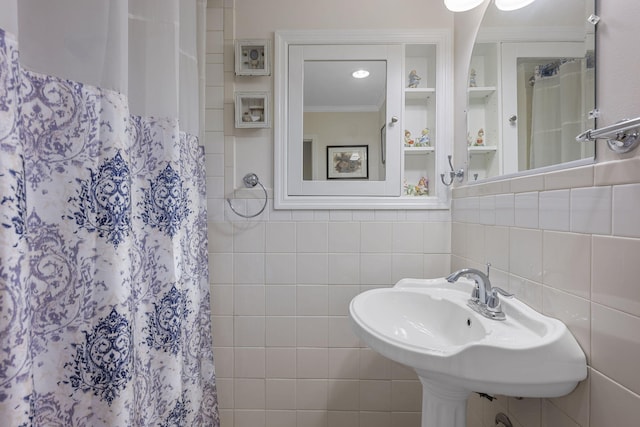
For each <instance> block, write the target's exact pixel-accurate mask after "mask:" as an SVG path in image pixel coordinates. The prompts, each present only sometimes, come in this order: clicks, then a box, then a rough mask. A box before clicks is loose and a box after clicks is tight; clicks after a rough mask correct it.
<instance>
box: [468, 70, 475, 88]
mask: <svg viewBox="0 0 640 427" xmlns="http://www.w3.org/2000/svg"><path fill="white" fill-rule="evenodd" d="M469 87H476V69H475V68H472V69H471V71H470V72H469Z"/></svg>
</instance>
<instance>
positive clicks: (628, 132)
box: [576, 117, 640, 154]
mask: <svg viewBox="0 0 640 427" xmlns="http://www.w3.org/2000/svg"><path fill="white" fill-rule="evenodd" d="M596 139H606V140H607V145H608V146H609V148H610V149H611V150H613V151H614V152H616V153H618V154H623V153H628V152H629V151H631V150H633V149H635V148H636V147H637V146H638V144H640V117H636V118H635V119H625V120H621V121H619V122H618V123H615V124H613V125H609V126H605V127H603V128H600V129H589V130H587V131H584V132H582V133H581V134H580V135H578V136H576V141H578V142H587V141H595V140H596Z"/></svg>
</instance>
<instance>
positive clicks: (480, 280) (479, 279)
mask: <svg viewBox="0 0 640 427" xmlns="http://www.w3.org/2000/svg"><path fill="white" fill-rule="evenodd" d="M462 276H464V277H468V278H470V279H473V280H474V281H475V282H476V286H475V287H474V289H473V292H472V294H471V299H472V300H474V301H478V302H479V303H480V304H486V303H487V299H488V297H487V295H489V293H490V292H491V281H490V280H489V276H487V275H486V274H484V273H483V272H482V271H480V270H476V269H475V268H463V269H462V270H458V271H456V272H454V273H451V274H450V275H449V276H447V282H449V283H454V282H455V281H457V280H458V279H459V278H460V277H462Z"/></svg>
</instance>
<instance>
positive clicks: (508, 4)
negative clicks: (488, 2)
mask: <svg viewBox="0 0 640 427" xmlns="http://www.w3.org/2000/svg"><path fill="white" fill-rule="evenodd" d="M534 1H535V0H495V4H496V7H497V8H498V9H500V10H504V11H510V10H516V9H520V8H523V7H525V6H527V5H529V4H531V3H533V2H534ZM482 2H484V0H444V5H445V6H446V7H447V9H449V10H450V11H452V12H466V11H467V10H471V9H473V8H474V7H477V6H479V5H480V4H481V3H482Z"/></svg>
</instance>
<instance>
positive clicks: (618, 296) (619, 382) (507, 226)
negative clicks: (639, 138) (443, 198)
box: [452, 159, 640, 427]
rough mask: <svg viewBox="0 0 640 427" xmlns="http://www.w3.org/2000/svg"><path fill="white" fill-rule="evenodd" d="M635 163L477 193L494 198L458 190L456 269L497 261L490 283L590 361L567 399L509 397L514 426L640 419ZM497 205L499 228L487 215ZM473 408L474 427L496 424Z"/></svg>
mask: <svg viewBox="0 0 640 427" xmlns="http://www.w3.org/2000/svg"><path fill="white" fill-rule="evenodd" d="M637 164H638V161H637V159H629V160H621V161H619V162H609V163H607V164H604V165H592V166H588V167H580V168H577V169H576V170H568V171H558V172H554V173H549V174H546V175H540V176H538V177H536V176H534V177H526V178H519V179H516V180H511V181H510V187H509V191H508V192H505V193H503V194H495V195H492V196H477V195H479V194H484V193H488V192H490V189H488V190H483V189H482V188H466V189H464V191H456V192H455V193H454V194H455V196H454V197H455V199H454V201H453V213H452V217H453V223H452V264H453V266H454V267H455V268H458V267H463V266H474V265H475V266H481V265H482V263H485V262H490V263H492V268H494V271H496V273H497V275H492V281H500V282H504V281H505V278H504V276H506V277H507V279H506V280H508V284H507V286H506V287H508V289H510V290H511V291H512V292H514V293H515V294H516V295H517V296H518V297H519V298H521V299H522V300H523V301H525V302H526V303H528V304H529V305H531V306H532V307H533V308H535V309H537V310H539V311H541V312H543V313H545V314H547V315H549V316H552V317H556V318H558V319H560V320H562V321H563V322H564V323H565V324H566V325H567V326H568V328H569V330H570V331H571V332H572V333H573V335H574V336H575V337H576V339H577V341H578V343H579V344H580V346H581V347H582V349H583V350H584V352H585V354H586V356H587V361H588V365H589V378H588V379H587V380H585V381H584V382H582V383H581V384H580V385H579V386H578V388H577V389H576V390H574V391H573V392H572V393H571V394H569V395H568V396H565V397H562V398H557V399H543V400H538V399H524V400H523V401H516V400H513V399H509V400H508V402H507V403H506V409H507V410H508V413H509V414H510V416H511V417H512V418H511V419H512V421H517V422H519V423H520V424H521V425H527V426H560V425H562V426H565V425H566V426H580V427H596V426H604V425H633V423H635V422H636V421H635V420H637V419H640V374H639V373H640V370H638V369H637V366H636V363H637V360H640V338H639V336H638V334H637V333H635V331H637V330H638V328H640V286H638V277H640V267H639V266H640V263H638V257H637V254H638V253H639V251H640V238H639V237H640V224H639V223H638V221H637V212H638V210H639V209H640V204H639V203H640V202H639V200H640V184H638V176H637V173H636V172H635V169H634V166H637ZM619 171H623V172H624V171H627V172H628V173H626V174H624V173H621V172H619ZM594 176H595V178H594ZM594 182H595V183H597V184H599V185H596V186H594ZM481 186H482V184H478V185H476V186H473V187H481ZM487 197H493V198H494V200H493V201H491V200H490V199H486V198H487ZM492 203H493V204H494V206H495V221H491V220H492V219H493V218H492V217H489V215H488V213H487V212H485V211H486V210H488V209H489V206H491V204H492ZM505 248H506V249H505ZM492 274H493V273H492ZM501 286H505V285H504V283H501ZM536 402H541V403H536ZM527 405H528V409H524V410H523V407H524V406H527ZM469 411H470V414H473V415H470V420H469V424H468V425H469V426H470V427H475V426H478V427H480V426H488V425H493V424H490V423H489V421H488V420H486V419H483V420H482V421H478V420H477V418H478V417H481V416H483V415H482V414H485V413H487V412H490V413H495V408H493V407H491V406H490V404H489V403H487V402H484V401H478V400H472V401H471V402H470V404H469ZM632 420H633V421H632ZM483 423H484V424H483ZM514 425H515V424H514Z"/></svg>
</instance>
